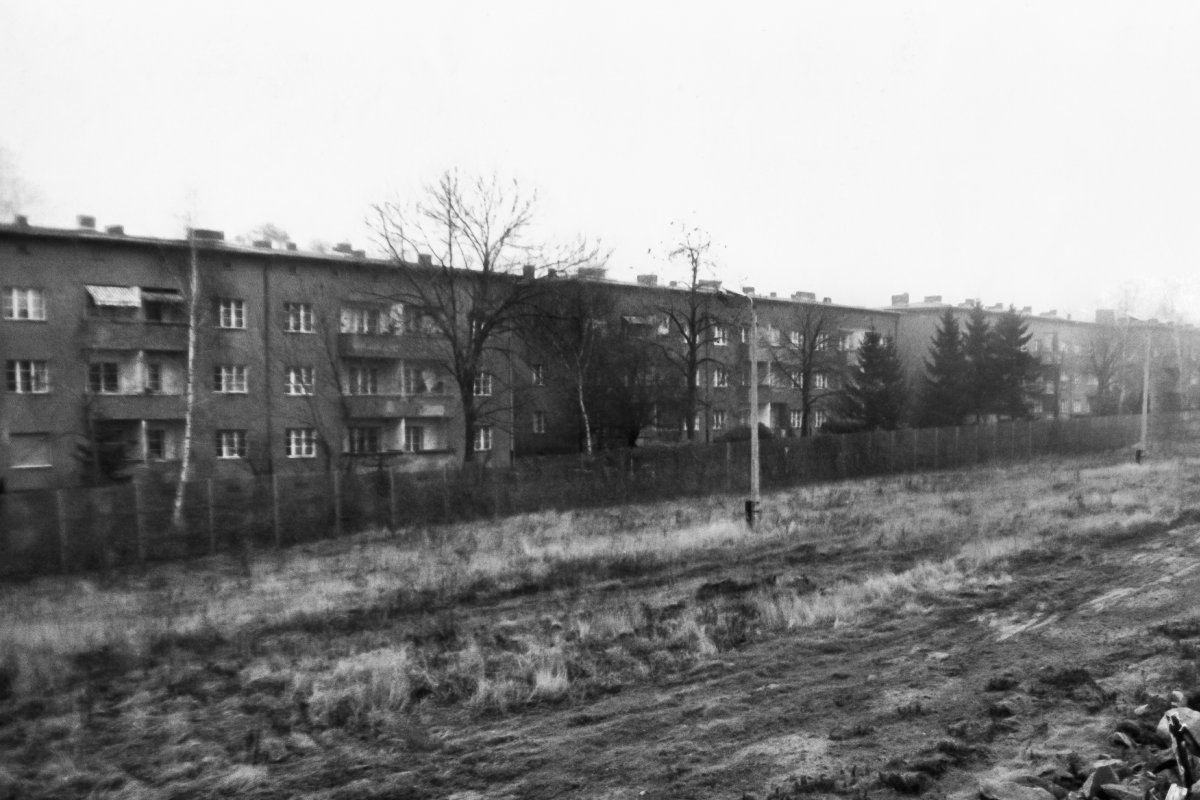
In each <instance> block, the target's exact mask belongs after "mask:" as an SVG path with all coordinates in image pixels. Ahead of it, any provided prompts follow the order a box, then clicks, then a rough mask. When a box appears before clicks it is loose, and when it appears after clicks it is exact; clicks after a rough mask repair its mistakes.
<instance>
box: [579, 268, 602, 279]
mask: <svg viewBox="0 0 1200 800" xmlns="http://www.w3.org/2000/svg"><path fill="white" fill-rule="evenodd" d="M607 273H608V270H606V269H605V268H604V267H580V268H579V269H578V270H577V271H576V274H577V275H578V276H579V277H580V278H582V279H583V280H585V281H602V280H604V276H605V275H606V274H607Z"/></svg>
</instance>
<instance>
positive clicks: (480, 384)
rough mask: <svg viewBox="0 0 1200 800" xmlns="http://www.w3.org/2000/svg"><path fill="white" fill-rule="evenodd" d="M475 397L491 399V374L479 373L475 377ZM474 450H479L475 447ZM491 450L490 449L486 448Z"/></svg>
mask: <svg viewBox="0 0 1200 800" xmlns="http://www.w3.org/2000/svg"><path fill="white" fill-rule="evenodd" d="M475 396H476V397H491V396H492V373H490V372H481V373H479V374H478V375H476V376H475ZM475 449H476V450H478V449H479V448H478V447H476V448H475ZM488 449H489V450H490V449H491V448H490V447H489V448H488Z"/></svg>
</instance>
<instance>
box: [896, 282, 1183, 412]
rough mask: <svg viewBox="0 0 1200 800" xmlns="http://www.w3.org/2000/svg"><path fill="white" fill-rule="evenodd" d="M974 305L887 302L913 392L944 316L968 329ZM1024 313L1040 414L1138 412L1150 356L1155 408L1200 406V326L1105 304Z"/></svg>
mask: <svg viewBox="0 0 1200 800" xmlns="http://www.w3.org/2000/svg"><path fill="white" fill-rule="evenodd" d="M974 304H975V301H974V300H969V299H968V300H966V301H964V302H962V303H959V304H957V305H953V304H950V303H947V302H944V301H943V300H942V297H941V296H939V295H934V296H927V297H925V298H923V299H922V300H921V301H916V302H910V300H909V296H908V295H907V294H900V295H893V296H892V302H891V305H890V306H889V308H891V309H893V310H895V311H898V312H899V313H900V314H901V315H902V316H901V319H900V322H899V327H898V332H899V333H898V339H897V346H898V350H899V353H900V356H901V359H902V361H903V362H904V365H905V371H906V374H907V375H908V378H909V385H910V386H911V387H913V388H914V390H916V389H918V388H919V387H920V385H921V379H922V376H923V374H924V360H925V358H927V357H928V354H929V347H930V344H931V342H932V339H933V335H934V332H935V331H936V330H937V328H938V325H939V322H940V320H941V318H942V315H943V314H944V313H945V312H946V310H947V309H949V310H951V311H952V312H953V313H954V315H955V318H956V319H957V320H958V322H959V326H960V329H962V328H963V327H964V326H965V324H966V321H967V317H968V315H969V314H970V313H971V309H972V307H973V306H974ZM1005 309H1006V306H1004V305H1003V304H995V305H991V306H987V307H985V308H984V312H985V314H986V315H987V317H988V319H989V320H990V321H991V322H993V323H994V322H995V320H996V319H997V318H998V317H999V316H1000V315H1001V314H1003V313H1004V312H1005ZM1019 313H1020V314H1021V317H1022V319H1023V320H1024V322H1025V323H1026V326H1027V328H1026V329H1027V332H1028V333H1029V335H1030V340H1029V344H1028V351H1029V352H1030V353H1031V354H1033V355H1034V356H1036V357H1037V358H1038V360H1039V361H1040V362H1041V375H1040V377H1039V380H1038V383H1037V387H1036V392H1035V394H1034V395H1033V398H1032V412H1033V414H1034V415H1035V416H1038V417H1043V418H1046V417H1053V418H1064V417H1072V416H1082V415H1089V414H1115V413H1118V411H1124V412H1132V411H1137V410H1139V409H1140V404H1141V394H1142V383H1143V373H1144V367H1145V365H1146V363H1147V361H1148V363H1149V366H1150V400H1151V403H1152V406H1153V410H1160V409H1161V410H1164V411H1174V410H1180V409H1194V408H1198V407H1200V329H1197V328H1195V327H1194V326H1191V325H1178V324H1166V323H1162V322H1159V321H1158V320H1135V319H1132V318H1128V317H1120V318H1119V317H1118V316H1117V314H1116V313H1115V312H1114V311H1111V310H1103V309H1102V310H1098V311H1097V312H1096V316H1095V319H1094V320H1086V321H1085V320H1074V319H1071V318H1070V317H1069V316H1062V315H1060V314H1059V313H1058V312H1057V311H1054V310H1051V311H1045V312H1041V313H1036V314H1035V313H1034V312H1033V309H1032V308H1031V307H1028V306H1027V307H1025V308H1022V309H1020V310H1019ZM1147 345H1149V348H1148V349H1147ZM1147 352H1149V357H1148V358H1147V356H1146V354H1147Z"/></svg>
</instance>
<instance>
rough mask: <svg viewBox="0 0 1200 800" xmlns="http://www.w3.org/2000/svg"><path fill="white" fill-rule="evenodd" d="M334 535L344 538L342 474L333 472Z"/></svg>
mask: <svg viewBox="0 0 1200 800" xmlns="http://www.w3.org/2000/svg"><path fill="white" fill-rule="evenodd" d="M332 474H333V498H332V499H333V535H334V536H335V537H336V538H338V539H340V538H342V473H340V472H338V471H337V470H336V469H335V470H334V471H333V473H332Z"/></svg>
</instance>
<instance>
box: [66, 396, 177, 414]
mask: <svg viewBox="0 0 1200 800" xmlns="http://www.w3.org/2000/svg"><path fill="white" fill-rule="evenodd" d="M88 401H89V402H90V403H91V408H92V412H93V413H94V414H95V415H96V416H98V417H100V418H101V419H112V420H117V419H164V420H165V419H183V416H184V411H185V406H186V403H185V400H184V397H183V395H181V394H92V395H88Z"/></svg>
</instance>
